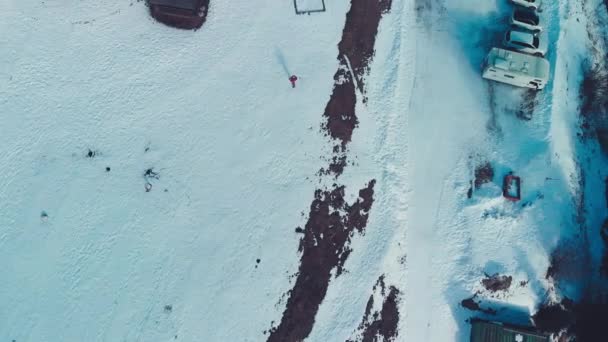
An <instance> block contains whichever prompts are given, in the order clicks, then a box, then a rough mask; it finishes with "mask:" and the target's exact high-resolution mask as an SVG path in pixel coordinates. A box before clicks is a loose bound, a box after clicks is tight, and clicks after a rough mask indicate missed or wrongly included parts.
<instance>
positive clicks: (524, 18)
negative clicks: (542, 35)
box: [510, 6, 543, 32]
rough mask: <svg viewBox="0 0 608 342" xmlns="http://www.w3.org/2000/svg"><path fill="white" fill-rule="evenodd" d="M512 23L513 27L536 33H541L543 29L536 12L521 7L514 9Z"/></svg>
mask: <svg viewBox="0 0 608 342" xmlns="http://www.w3.org/2000/svg"><path fill="white" fill-rule="evenodd" d="M510 22H511V25H513V26H517V27H521V28H523V29H526V30H530V31H534V32H539V31H542V29H543V27H542V22H541V20H540V17H539V16H538V14H537V13H536V12H535V11H533V10H530V9H527V8H523V7H519V6H515V8H513V13H512V14H511V18H510Z"/></svg>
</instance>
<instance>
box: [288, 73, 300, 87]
mask: <svg viewBox="0 0 608 342" xmlns="http://www.w3.org/2000/svg"><path fill="white" fill-rule="evenodd" d="M297 80H298V76H296V75H291V76H290V77H289V82H291V87H292V88H295V87H296V81H297Z"/></svg>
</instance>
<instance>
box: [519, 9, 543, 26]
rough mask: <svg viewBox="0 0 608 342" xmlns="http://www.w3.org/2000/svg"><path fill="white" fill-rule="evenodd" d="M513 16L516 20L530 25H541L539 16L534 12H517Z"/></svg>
mask: <svg viewBox="0 0 608 342" xmlns="http://www.w3.org/2000/svg"><path fill="white" fill-rule="evenodd" d="M513 16H514V17H515V20H517V21H521V22H523V23H526V24H529V25H535V26H536V25H538V23H539V18H538V16H537V15H536V14H535V13H534V12H532V11H523V10H516V11H515V14H514V15H513Z"/></svg>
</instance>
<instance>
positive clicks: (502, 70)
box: [482, 48, 550, 90]
mask: <svg viewBox="0 0 608 342" xmlns="http://www.w3.org/2000/svg"><path fill="white" fill-rule="evenodd" d="M482 69H483V71H482V77H483V78H485V79H488V80H492V81H497V82H502V83H507V84H511V85H514V86H517V87H525V88H532V89H536V90H540V89H543V88H544V87H545V85H547V82H548V81H549V69H550V67H549V61H547V60H546V59H544V58H543V57H537V56H531V55H527V54H525V53H521V52H515V51H511V50H505V49H500V48H492V50H490V53H488V56H487V57H486V59H485V60H484V63H483V65H482Z"/></svg>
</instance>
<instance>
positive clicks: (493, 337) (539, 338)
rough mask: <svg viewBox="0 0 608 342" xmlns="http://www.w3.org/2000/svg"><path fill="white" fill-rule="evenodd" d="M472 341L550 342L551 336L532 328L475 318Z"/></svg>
mask: <svg viewBox="0 0 608 342" xmlns="http://www.w3.org/2000/svg"><path fill="white" fill-rule="evenodd" d="M471 324H472V327H471V342H549V338H548V337H547V336H544V335H542V334H540V333H537V332H535V331H534V330H533V329H532V328H525V327H517V326H512V325H507V324H502V323H495V322H487V321H483V320H473V321H472V322H471Z"/></svg>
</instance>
